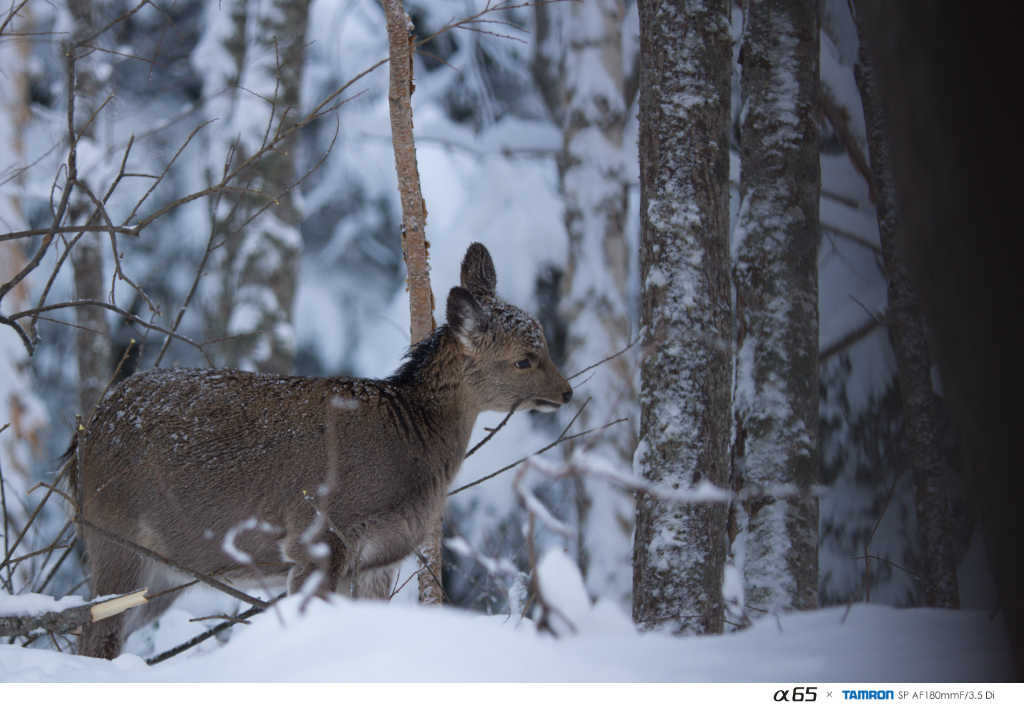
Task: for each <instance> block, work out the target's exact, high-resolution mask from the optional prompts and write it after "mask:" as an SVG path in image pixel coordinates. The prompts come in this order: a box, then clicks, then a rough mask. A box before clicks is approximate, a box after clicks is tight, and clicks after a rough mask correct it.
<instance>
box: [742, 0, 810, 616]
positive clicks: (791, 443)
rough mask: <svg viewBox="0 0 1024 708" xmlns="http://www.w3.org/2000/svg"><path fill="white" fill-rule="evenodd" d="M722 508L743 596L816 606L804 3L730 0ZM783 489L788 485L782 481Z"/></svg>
mask: <svg viewBox="0 0 1024 708" xmlns="http://www.w3.org/2000/svg"><path fill="white" fill-rule="evenodd" d="M740 61H741V62H742V80H741V93H742V101H743V103H742V105H743V108H742V111H741V114H740V121H741V125H740V143H741V166H740V199H741V202H740V209H739V217H738V223H737V225H736V231H735V233H734V235H733V242H734V246H733V247H734V248H735V250H736V263H735V267H734V271H733V278H734V282H735V287H736V318H737V323H736V345H737V352H736V357H737V359H736V399H735V406H736V440H735V447H734V450H733V475H734V479H733V488H734V489H737V490H742V491H745V492H747V493H749V494H751V498H748V499H747V500H745V501H744V502H743V503H742V504H741V505H740V504H737V505H736V508H735V509H734V510H733V512H734V513H735V514H736V516H737V526H738V535H737V537H736V539H735V541H734V544H736V545H738V546H740V548H734V557H736V558H740V559H743V562H742V573H743V577H744V596H745V597H744V602H745V603H746V604H747V605H748V606H751V607H754V608H756V609H758V610H762V611H765V612H779V611H785V610H794V609H810V608H814V607H817V597H818V503H817V500H816V499H815V498H814V497H813V496H811V487H812V486H813V485H814V484H815V483H816V482H817V478H818V258H817V255H818V242H819V240H820V238H821V235H820V234H821V232H820V227H819V223H818V202H819V195H820V184H821V170H820V164H819V137H818V124H817V112H818V3H817V0H803V1H802V2H773V1H770V0H751V1H748V2H746V3H744V12H743V39H742V47H741V49H740ZM784 490H788V494H787V493H786V492H785V491H784Z"/></svg>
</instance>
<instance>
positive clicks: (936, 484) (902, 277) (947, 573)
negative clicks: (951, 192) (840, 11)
mask: <svg viewBox="0 0 1024 708" xmlns="http://www.w3.org/2000/svg"><path fill="white" fill-rule="evenodd" d="M858 34H859V35H860V55H859V57H858V59H857V64H856V67H855V75H856V78H857V85H858V87H859V88H860V93H861V101H862V103H863V104H864V122H865V126H866V128H867V133H868V153H869V155H870V159H871V174H872V181H873V187H874V193H875V209H876V211H877V212H878V232H879V236H880V239H881V243H882V259H883V262H884V268H885V276H886V280H887V294H888V300H889V305H888V309H887V312H886V321H887V324H888V325H889V334H890V336H891V337H892V342H893V348H894V349H895V350H896V368H897V374H898V377H899V382H900V396H901V399H902V402H903V416H904V420H905V435H906V439H907V455H908V457H909V459H910V465H911V470H912V474H913V482H914V502H915V508H916V511H917V528H918V541H919V543H920V546H921V565H922V569H921V570H922V572H921V576H922V580H923V583H924V598H925V604H927V605H928V606H929V607H944V608H950V609H958V608H959V607H960V593H959V588H958V586H957V577H956V561H955V556H954V550H953V520H952V510H951V508H950V504H949V497H948V494H947V492H946V480H947V479H948V478H949V477H950V476H951V470H950V468H949V463H948V462H947V461H946V459H945V457H944V456H943V454H942V451H941V450H940V449H939V439H940V433H939V430H940V422H939V411H938V407H937V405H936V402H935V394H934V392H933V391H932V377H931V368H932V365H931V357H930V356H929V354H928V349H927V340H926V337H925V331H924V325H923V321H922V318H921V305H920V303H919V301H918V297H917V293H916V292H915V291H914V287H913V284H912V282H911V278H910V271H909V268H908V266H907V261H906V256H905V255H904V243H903V232H902V227H901V225H900V218H899V211H898V209H897V207H896V190H895V185H894V183H893V179H892V173H891V171H890V169H889V145H888V137H887V135H886V132H885V123H884V120H883V118H882V111H881V108H880V106H879V104H878V95H877V92H876V89H875V79H874V71H873V69H872V66H871V61H870V58H869V55H868V49H867V45H866V41H865V37H864V33H863V32H862V31H860V28H859V27H858Z"/></svg>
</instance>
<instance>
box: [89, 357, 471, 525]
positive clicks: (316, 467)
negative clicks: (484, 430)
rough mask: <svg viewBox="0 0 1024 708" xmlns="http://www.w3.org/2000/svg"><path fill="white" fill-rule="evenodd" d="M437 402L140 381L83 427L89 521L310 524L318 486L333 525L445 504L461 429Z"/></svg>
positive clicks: (340, 388)
mask: <svg viewBox="0 0 1024 708" xmlns="http://www.w3.org/2000/svg"><path fill="white" fill-rule="evenodd" d="M438 407H439V404H438V403H437V402H436V401H435V400H433V399H431V398H430V397H429V396H427V397H418V396H416V395H414V394H412V393H410V392H409V391H406V390H402V389H399V388H396V387H394V386H393V385H391V384H389V383H388V382H386V381H369V380H363V379H319V378H310V377H298V376H273V375H261V374H252V373H248V372H239V371H207V370H181V369H172V370H160V371H154V372H147V373H144V374H137V375H135V376H133V377H131V378H129V379H128V380H126V381H125V382H124V383H123V384H122V385H121V386H119V387H118V388H117V389H116V390H115V391H113V392H112V393H111V395H110V396H109V397H108V398H107V399H105V400H104V402H103V403H102V404H101V406H100V407H99V408H98V409H97V411H96V414H95V416H94V418H93V420H92V421H91V423H90V425H89V429H88V432H87V434H86V436H85V443H84V447H83V449H82V456H81V469H80V471H79V475H80V476H79V495H80V500H81V503H82V508H83V512H84V513H85V515H86V518H90V517H92V518H95V519H99V520H101V521H105V522H108V523H110V524H114V526H115V528H112V529H111V530H114V531H119V532H121V533H124V534H126V535H131V536H138V535H140V533H142V532H140V529H146V528H151V527H153V526H160V527H163V528H166V527H167V526H170V525H173V524H174V523H176V520H177V521H178V522H180V523H182V524H192V525H195V524H196V523H201V525H202V526H203V528H202V529H198V528H197V529H193V531H195V532H199V531H201V532H202V533H204V534H205V535H207V536H209V537H211V538H221V537H223V534H224V533H225V532H227V531H228V530H229V529H230V528H231V527H233V526H234V525H237V524H238V523H240V522H242V521H244V520H245V519H249V518H256V519H258V520H259V521H261V522H267V523H269V524H271V525H274V526H277V527H279V528H285V527H287V526H293V525H295V524H296V523H299V524H304V523H307V521H308V517H309V516H311V514H312V507H311V506H310V504H309V501H308V500H306V499H305V495H307V494H308V495H312V496H314V497H315V496H317V494H318V493H320V494H322V493H323V492H324V487H323V485H324V484H328V485H329V487H330V490H331V491H330V494H329V495H327V496H323V497H322V500H321V502H319V503H320V504H321V508H322V510H323V511H325V512H330V514H331V516H332V520H333V521H334V522H335V523H337V524H339V525H344V524H348V523H352V522H355V521H359V520H365V519H367V518H370V519H372V518H374V516H375V515H377V516H380V515H382V514H386V513H388V512H392V511H394V510H395V509H396V507H398V506H401V505H402V504H403V503H404V502H405V501H406V500H409V501H412V500H420V503H421V505H422V503H424V502H423V500H426V499H427V498H429V500H430V503H431V504H443V498H444V490H445V489H446V488H447V484H448V483H449V482H450V478H451V476H452V475H454V473H455V472H456V471H457V468H458V465H459V463H460V462H461V459H462V451H463V450H464V449H465V445H466V441H465V440H462V439H459V438H462V437H464V436H463V435H462V434H461V431H458V430H456V429H455V428H458V426H455V428H453V429H451V430H448V429H445V426H444V425H443V424H442V423H441V422H439V421H440V419H441V418H442V417H443V416H441V415H440V414H441V413H442V411H440V410H434V409H435V408H438ZM449 427H450V426H449ZM465 437H468V430H466V432H465ZM452 438H456V439H452ZM460 446H461V447H460ZM424 492H426V494H424ZM435 497H436V499H435ZM356 500H358V501H356ZM323 507H326V508H323ZM118 525H120V527H118Z"/></svg>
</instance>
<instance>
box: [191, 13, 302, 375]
mask: <svg viewBox="0 0 1024 708" xmlns="http://www.w3.org/2000/svg"><path fill="white" fill-rule="evenodd" d="M308 11H309V2H308V0H298V1H297V2H290V1H286V0H256V1H252V2H250V1H248V0H231V1H229V2H224V3H210V4H207V6H206V8H205V17H206V32H205V33H204V36H203V38H202V39H201V40H200V44H199V46H198V47H197V49H196V52H195V53H194V55H193V64H194V65H195V67H196V71H197V73H199V74H201V75H202V76H203V91H204V98H205V101H204V112H205V114H206V116H207V117H208V118H209V119H210V120H215V121H216V122H215V123H214V124H212V125H211V126H210V128H211V130H210V136H209V142H208V145H209V150H208V153H207V157H208V159H209V163H208V174H209V176H208V181H209V182H210V183H211V184H216V183H217V182H219V181H220V180H221V179H222V177H223V175H224V174H225V173H227V172H228V171H231V170H234V169H236V168H237V166H238V165H241V164H242V163H244V162H245V161H246V160H248V159H249V158H251V157H252V156H253V155H256V154H258V153H259V152H260V151H261V150H263V149H264V148H265V147H266V146H267V144H268V141H269V140H274V139H275V138H277V137H278V136H279V135H281V133H283V132H284V131H285V130H287V129H288V128H289V127H290V126H292V125H294V124H295V123H296V122H297V120H298V119H299V118H300V117H301V115H300V106H299V90H300V88H301V86H302V69H303V61H304V57H305V37H306V22H307V16H308ZM297 146H298V141H297V140H296V139H295V138H294V137H291V138H288V139H287V140H285V141H283V142H282V143H281V144H279V145H278V146H276V147H275V148H274V149H273V150H271V151H268V152H266V153H265V154H264V155H263V156H262V157H261V158H260V159H259V160H258V161H257V162H255V163H253V164H251V165H249V166H248V167H247V168H246V169H245V170H244V172H243V173H242V174H240V175H239V176H238V178H237V184H238V189H237V190H234V191H233V193H228V194H225V195H223V196H222V197H220V198H219V199H217V201H216V203H215V206H214V209H213V219H214V223H215V229H216V232H215V233H216V235H215V238H216V239H217V241H218V242H219V243H220V244H222V247H221V248H219V249H218V251H217V252H216V257H215V261H214V267H215V269H216V270H217V272H218V277H217V281H218V282H217V284H216V287H217V293H216V294H215V295H213V296H212V297H211V300H210V302H211V305H212V306H211V310H212V311H211V320H212V322H211V325H210V329H211V331H213V332H215V333H217V334H218V335H220V336H224V335H227V336H229V337H232V339H229V340H227V341H226V342H225V343H224V345H223V349H222V351H223V363H224V364H226V365H229V366H233V367H239V368H243V369H249V370H256V371H268V372H277V373H284V372H288V371H290V370H291V368H292V358H293V356H294V354H295V333H294V328H293V326H292V302H293V300H294V297H295V289H296V278H297V272H298V264H299V257H300V254H301V251H302V238H301V235H300V233H299V219H300V214H299V209H298V205H297V203H296V196H295V194H294V193H293V189H292V188H293V187H294V186H295V184H296V183H297V182H298V179H299V175H298V174H297V169H296V166H297V160H296V152H297V150H296V148H297Z"/></svg>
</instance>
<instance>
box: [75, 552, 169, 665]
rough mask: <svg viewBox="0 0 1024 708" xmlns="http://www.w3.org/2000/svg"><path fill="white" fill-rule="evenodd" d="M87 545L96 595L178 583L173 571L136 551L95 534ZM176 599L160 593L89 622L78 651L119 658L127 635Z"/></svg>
mask: <svg viewBox="0 0 1024 708" xmlns="http://www.w3.org/2000/svg"><path fill="white" fill-rule="evenodd" d="M86 545H87V558H88V565H89V570H90V573H91V578H90V580H89V586H90V588H91V590H92V597H93V599H96V598H98V597H103V596H105V595H123V594H127V593H130V592H135V591H136V590H142V589H148V592H147V596H149V595H155V594H157V593H158V592H161V591H162V590H166V589H169V588H171V587H174V585H175V584H176V578H175V577H174V576H173V574H172V573H170V572H169V571H167V570H165V569H164V568H163V567H162V566H158V564H157V563H155V562H154V561H150V560H148V559H145V558H142V557H140V556H139V555H138V554H136V553H135V552H134V551H130V550H128V549H126V548H122V547H121V546H118V545H116V544H113V543H111V542H109V541H106V540H104V539H99V538H95V537H93V538H87V544H86ZM173 601H174V595H173V594H167V595H161V596H160V597H156V598H153V599H152V600H149V601H148V602H147V603H146V604H144V605H140V606H137V607H133V608H131V609H129V610H126V611H124V612H122V613H120V614H117V615H114V616H113V617H108V618H106V619H102V620H99V621H98V622H93V623H91V624H89V625H86V626H85V627H84V628H83V630H82V634H81V636H80V637H79V639H78V647H77V653H78V654H80V655H82V656H91V657H96V658H99V659H116V658H117V657H118V656H119V655H120V654H121V651H122V650H123V649H124V643H125V640H127V638H128V635H129V634H131V633H132V632H134V631H135V630H136V629H138V628H140V627H142V626H144V625H146V624H148V623H149V622H152V621H153V620H154V619H156V618H157V617H159V616H160V615H161V614H163V612H164V611H165V610H166V609H167V608H168V607H170V605H171V603H172V602H173Z"/></svg>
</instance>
